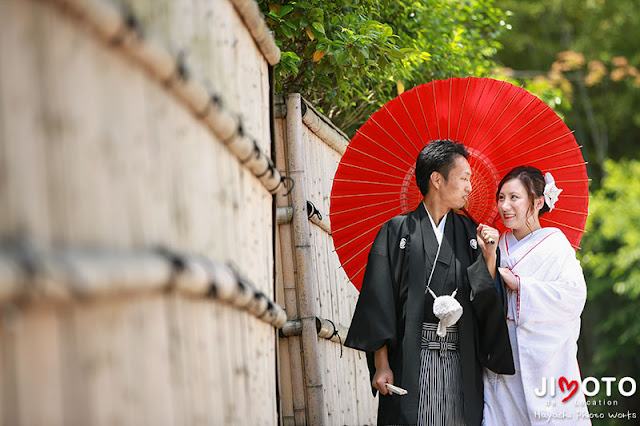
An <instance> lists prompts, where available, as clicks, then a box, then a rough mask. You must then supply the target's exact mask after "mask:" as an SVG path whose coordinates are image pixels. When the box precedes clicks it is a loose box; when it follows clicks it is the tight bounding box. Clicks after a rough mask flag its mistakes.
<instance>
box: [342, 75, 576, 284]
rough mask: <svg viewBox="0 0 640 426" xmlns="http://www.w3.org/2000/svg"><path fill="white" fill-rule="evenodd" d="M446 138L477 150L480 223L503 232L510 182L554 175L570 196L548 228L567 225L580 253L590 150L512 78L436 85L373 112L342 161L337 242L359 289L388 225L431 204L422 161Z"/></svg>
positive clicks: (472, 204)
mask: <svg viewBox="0 0 640 426" xmlns="http://www.w3.org/2000/svg"><path fill="white" fill-rule="evenodd" d="M436 139H452V140H454V141H457V142H462V143H463V144H464V145H465V146H466V147H467V149H468V151H469V154H470V157H469V164H470V166H471V169H472V172H473V176H472V178H471V184H472V186H473V190H472V192H471V195H470V197H469V205H468V209H467V210H468V211H469V213H470V214H471V216H472V217H473V219H474V220H475V221H476V222H478V223H486V224H489V225H492V226H494V227H497V228H498V229H499V230H501V231H503V230H504V229H505V228H504V225H503V224H502V222H501V219H500V216H499V214H498V211H497V208H496V191H497V186H498V183H499V182H500V180H501V179H502V177H503V176H504V175H505V174H507V173H508V172H509V171H510V170H511V169H513V168H514V167H517V166H522V165H526V166H533V167H537V168H539V169H540V170H542V172H543V173H546V172H550V173H551V174H552V175H553V177H554V178H555V181H556V185H557V186H558V188H560V189H562V190H563V192H562V194H561V195H560V199H559V201H558V202H557V203H556V205H555V208H554V209H553V211H551V212H549V213H546V214H544V215H543V216H542V217H541V218H540V223H541V224H542V226H554V227H558V228H560V229H561V230H562V231H563V232H564V233H565V235H566V236H567V238H568V239H569V241H570V242H571V244H572V245H573V246H574V247H575V248H576V249H577V248H578V245H579V244H580V239H581V238H582V234H583V232H584V226H585V222H586V219H587V209H588V202H589V180H588V177H587V170H586V163H585V161H584V159H583V157H582V153H581V152H580V147H579V146H578V144H577V143H576V140H575V138H574V137H573V133H572V132H571V131H570V130H569V129H568V128H567V126H566V125H565V123H564V122H563V121H562V119H561V118H560V117H559V116H558V115H557V114H556V113H555V112H554V111H553V110H552V109H551V108H550V107H549V106H548V105H547V104H545V103H544V102H542V101H541V100H540V99H538V98H537V97H536V96H534V95H532V94H531V93H529V92H527V91H526V90H524V89H522V88H521V87H517V86H514V85H512V84H510V83H507V82H506V81H498V80H493V79H489V78H475V77H468V78H451V79H447V80H436V81H433V82H431V83H427V84H423V85H420V86H417V87H415V88H413V89H412V90H410V91H408V92H405V93H403V94H401V95H400V96H398V97H397V98H395V99H393V100H391V101H389V102H387V103H386V104H385V105H384V106H383V107H382V109H380V110H379V111H377V112H376V113H374V114H373V115H371V117H370V118H369V120H368V121H367V122H366V123H365V124H364V125H363V126H362V127H361V128H360V129H359V130H358V131H357V133H356V135H355V136H354V137H353V139H352V140H351V142H350V144H349V147H348V148H347V150H346V152H345V154H344V155H343V156H342V159H341V160H340V164H339V166H338V169H337V171H336V175H335V178H334V181H333V188H332V191H331V210H330V217H331V228H332V236H333V241H334V245H335V247H336V252H337V254H338V257H339V259H340V262H341V264H342V267H343V268H344V270H345V272H346V273H347V276H348V277H349V279H350V281H351V282H352V283H353V284H354V285H355V286H356V288H358V290H359V289H360V287H361V286H362V279H363V276H364V270H365V267H366V264H367V257H368V255H369V249H370V248H371V244H372V243H373V240H374V238H375V236H376V234H377V232H378V230H379V229H380V227H381V226H382V225H383V224H384V223H385V222H387V221H388V220H389V219H391V218H392V217H394V216H396V215H399V214H403V213H406V212H408V211H411V210H413V209H415V208H416V206H417V205H418V203H420V202H421V201H422V195H421V194H420V191H419V190H418V187H417V186H416V182H415V175H414V170H415V161H416V158H417V156H418V153H419V152H420V150H421V149H422V148H423V147H424V146H426V145H427V144H428V143H429V142H430V141H432V140H436Z"/></svg>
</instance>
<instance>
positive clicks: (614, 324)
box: [580, 160, 640, 411]
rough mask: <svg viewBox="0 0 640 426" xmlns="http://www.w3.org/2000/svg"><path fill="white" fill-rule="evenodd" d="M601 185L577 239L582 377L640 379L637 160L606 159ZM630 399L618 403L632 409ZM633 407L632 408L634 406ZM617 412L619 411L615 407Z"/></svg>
mask: <svg viewBox="0 0 640 426" xmlns="http://www.w3.org/2000/svg"><path fill="white" fill-rule="evenodd" d="M604 169H605V172H606V175H605V178H604V179H603V181H602V186H601V187H600V188H599V189H598V190H596V191H595V192H593V194H592V197H591V201H590V205H589V212H590V216H589V218H588V220H587V230H588V233H587V234H586V235H585V237H584V239H583V243H582V250H581V252H580V254H581V262H582V266H583V269H584V273H585V278H586V281H587V286H588V302H587V307H586V309H585V313H584V314H583V333H582V334H583V336H582V337H583V339H584V341H583V343H586V345H581V348H582V349H587V352H588V353H589V355H588V357H587V359H586V363H584V364H582V366H583V375H584V374H585V372H586V375H588V376H596V377H602V376H616V377H618V378H621V377H625V376H631V377H635V378H637V377H640V362H639V361H638V355H637V352H638V348H640V321H638V302H639V301H640V227H639V226H638V217H639V214H640V161H637V160H623V161H620V162H614V161H613V160H607V161H606V162H605V164H604ZM638 399H639V398H638V396H636V397H635V401H631V400H625V401H622V403H623V405H625V404H626V405H628V406H629V407H632V406H633V404H637V403H638ZM636 408H637V406H636ZM618 411H619V410H618Z"/></svg>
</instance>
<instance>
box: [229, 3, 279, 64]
mask: <svg viewBox="0 0 640 426" xmlns="http://www.w3.org/2000/svg"><path fill="white" fill-rule="evenodd" d="M231 3H233V5H234V6H235V8H236V10H237V11H238V13H239V14H240V16H242V20H243V21H244V23H245V25H246V27H247V29H248V30H249V32H250V33H251V35H252V36H253V39H254V40H255V41H256V44H257V45H258V48H259V49H260V51H261V52H262V54H263V55H264V57H265V59H266V60H267V62H269V64H271V65H275V64H277V63H278V62H280V49H279V48H278V46H277V45H276V41H275V39H274V38H273V35H272V34H271V31H269V28H268V27H267V24H266V23H265V21H264V16H263V15H262V12H260V9H259V8H258V4H257V3H256V2H255V1H253V0H231Z"/></svg>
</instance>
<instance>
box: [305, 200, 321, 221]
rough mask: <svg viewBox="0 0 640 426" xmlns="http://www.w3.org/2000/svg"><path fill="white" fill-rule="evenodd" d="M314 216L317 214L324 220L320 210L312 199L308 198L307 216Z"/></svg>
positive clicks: (319, 218)
mask: <svg viewBox="0 0 640 426" xmlns="http://www.w3.org/2000/svg"><path fill="white" fill-rule="evenodd" d="M313 216H317V217H318V220H322V213H320V210H318V209H317V208H316V206H315V205H314V204H313V203H312V202H311V201H309V200H307V217H308V218H309V219H311V218H312V217H313Z"/></svg>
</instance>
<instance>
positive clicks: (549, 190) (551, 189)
mask: <svg viewBox="0 0 640 426" xmlns="http://www.w3.org/2000/svg"><path fill="white" fill-rule="evenodd" d="M544 182H545V184H546V185H545V186H544V191H543V192H542V193H543V194H544V201H545V202H546V203H547V205H548V206H549V211H551V210H553V207H554V206H555V204H556V202H557V201H558V197H559V196H560V193H561V192H562V189H560V188H558V187H557V186H556V180H555V179H554V178H553V175H552V174H551V173H549V172H547V173H545V175H544Z"/></svg>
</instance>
